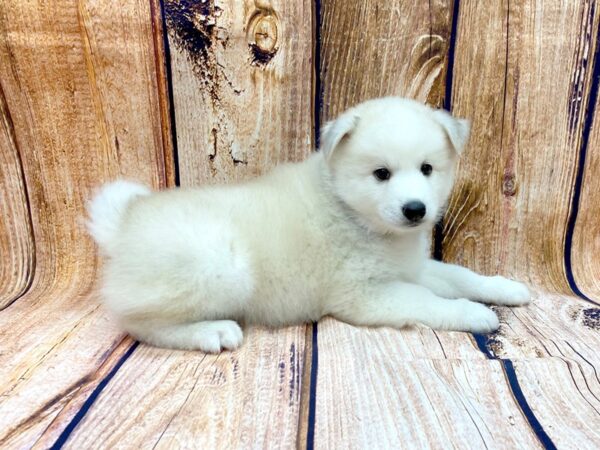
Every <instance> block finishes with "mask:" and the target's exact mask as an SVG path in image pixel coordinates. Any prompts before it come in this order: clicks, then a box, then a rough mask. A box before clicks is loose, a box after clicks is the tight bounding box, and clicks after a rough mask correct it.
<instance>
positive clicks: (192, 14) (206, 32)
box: [165, 0, 220, 69]
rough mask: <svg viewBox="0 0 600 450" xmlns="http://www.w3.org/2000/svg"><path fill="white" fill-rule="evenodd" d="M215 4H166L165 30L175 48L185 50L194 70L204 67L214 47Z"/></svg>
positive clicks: (188, 0) (185, 0)
mask: <svg viewBox="0 0 600 450" xmlns="http://www.w3.org/2000/svg"><path fill="white" fill-rule="evenodd" d="M219 11H220V9H219V8H218V7H216V6H215V5H214V0H206V1H194V0H166V1H165V16H166V21H167V27H168V29H169V32H170V35H171V37H172V38H173V42H174V43H175V45H176V46H177V47H178V48H180V49H182V50H184V51H185V53H186V54H187V56H188V58H189V59H190V61H191V62H192V63H193V64H194V67H195V68H198V69H201V68H202V66H203V65H205V64H206V61H207V59H208V52H209V50H210V48H211V46H212V44H213V38H214V31H215V24H216V14H218V12H219Z"/></svg>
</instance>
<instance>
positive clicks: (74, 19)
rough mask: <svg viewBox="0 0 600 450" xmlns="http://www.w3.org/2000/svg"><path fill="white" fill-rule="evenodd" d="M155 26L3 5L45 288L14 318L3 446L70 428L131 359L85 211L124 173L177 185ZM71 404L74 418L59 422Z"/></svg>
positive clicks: (52, 6)
mask: <svg viewBox="0 0 600 450" xmlns="http://www.w3.org/2000/svg"><path fill="white" fill-rule="evenodd" d="M159 23H160V22H159ZM155 24H156V21H154V22H153V20H152V16H151V9H150V4H149V3H147V2H142V1H139V2H131V3H128V4H124V5H120V6H119V8H117V9H115V8H114V6H113V5H111V4H109V3H106V2H86V1H82V2H78V3H73V2H68V1H56V2H51V3H31V2H29V3H27V2H7V1H4V2H2V3H1V4H0V42H1V43H2V44H1V45H0V79H1V80H2V89H3V92H4V97H5V99H6V108H7V110H8V111H9V112H10V117H11V118H12V121H13V124H14V134H15V142H17V143H18V149H19V153H20V156H21V160H22V167H23V173H24V179H25V182H26V186H27V190H28V194H29V201H30V206H31V216H32V224H33V234H34V236H35V251H36V262H37V264H36V267H35V274H34V279H33V283H32V287H31V289H30V290H29V291H28V292H27V293H26V294H25V295H24V296H22V297H21V298H19V299H18V300H17V301H15V302H13V303H12V305H11V306H10V307H8V308H6V309H4V310H3V311H1V312H0V341H1V342H2V350H1V352H0V379H1V380H2V387H1V388H0V447H3V448H22V447H29V446H31V445H32V444H33V443H34V442H35V441H36V440H38V439H39V438H40V437H41V436H42V434H43V433H44V430H45V429H46V428H47V427H48V426H49V425H51V424H52V427H54V428H53V429H56V428H61V427H64V426H65V425H66V423H67V422H66V421H67V420H68V418H69V417H70V416H71V415H72V414H74V411H75V409H73V410H72V411H65V410H64V407H66V406H67V404H69V405H72V406H73V407H74V408H75V407H76V406H77V405H78V404H81V402H82V399H80V400H77V399H75V397H76V396H77V395H79V394H81V395H83V396H85V395H86V394H87V393H89V392H90V389H92V388H93V386H94V385H95V384H97V383H98V381H99V376H101V374H103V373H105V372H106V371H107V370H108V369H109V368H110V365H111V364H113V363H114V361H116V360H117V359H118V358H117V356H118V354H115V353H113V350H114V351H115V352H117V353H119V352H120V353H122V352H123V351H124V350H125V349H126V348H127V346H124V345H122V344H121V345H119V343H120V342H121V341H122V339H123V335H122V332H121V331H120V330H119V329H118V328H117V327H116V325H115V324H114V323H113V321H111V320H110V319H108V317H107V316H106V313H105V312H104V311H103V310H102V309H101V308H100V306H99V301H98V299H97V298H96V297H95V296H94V295H92V294H90V292H91V285H92V282H93V280H94V278H95V275H96V266H97V262H96V257H95V249H94V247H93V245H92V243H91V240H90V239H89V238H88V237H87V236H86V233H85V231H84V227H83V216H84V203H85V201H86V200H87V199H89V198H90V196H91V193H92V190H93V188H94V187H96V186H97V185H99V184H101V183H102V182H103V181H105V180H108V179H112V178H115V177H117V176H131V177H135V178H136V179H138V180H141V181H144V182H146V183H149V184H152V185H153V186H155V187H158V186H160V185H164V183H165V180H166V179H168V178H169V177H170V176H169V174H168V173H166V169H165V167H167V166H166V164H165V150H167V151H168V149H166V148H165V143H166V142H168V136H167V137H165V136H163V133H164V131H165V130H166V127H165V124H164V121H165V120H166V118H165V117H163V115H164V104H166V103H165V102H164V101H162V102H161V101H160V100H159V96H160V95H164V94H165V92H166V90H165V85H164V82H163V81H164V80H160V79H159V75H160V73H161V69H160V68H159V67H157V63H156V59H155V57H156V54H155V53H156V48H155V44H156V42H155V40H154V38H153V26H155ZM40 67H43V68H44V70H40ZM123 74H135V76H131V77H123ZM161 105H162V106H161ZM166 154H167V156H168V157H170V156H169V155H168V153H166ZM171 178H172V176H171ZM61 410H63V411H62V413H61V417H64V418H65V422H64V423H62V424H60V423H57V422H54V423H53V419H54V418H55V417H56V416H57V415H58V414H59V413H60V412H61ZM52 427H51V428H52Z"/></svg>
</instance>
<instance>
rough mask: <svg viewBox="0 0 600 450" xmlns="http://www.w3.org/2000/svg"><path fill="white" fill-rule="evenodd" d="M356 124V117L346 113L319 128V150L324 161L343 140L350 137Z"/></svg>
mask: <svg viewBox="0 0 600 450" xmlns="http://www.w3.org/2000/svg"><path fill="white" fill-rule="evenodd" d="M357 124H358V116H356V115H355V114H353V113H346V114H342V115H341V116H340V117H338V118H337V119H335V120H333V121H331V122H327V123H326V124H325V125H324V126H323V128H321V143H320V145H319V150H320V151H321V152H322V153H323V156H324V157H325V161H329V160H330V159H331V155H333V152H334V150H335V149H336V148H337V147H338V146H339V145H340V143H341V142H342V141H343V140H345V139H348V138H349V137H350V135H351V134H352V132H353V131H354V129H355V128H356V125H357Z"/></svg>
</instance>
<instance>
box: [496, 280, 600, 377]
mask: <svg viewBox="0 0 600 450" xmlns="http://www.w3.org/2000/svg"><path fill="white" fill-rule="evenodd" d="M496 311H497V312H498V314H499V316H500V319H501V325H500V329H499V331H498V332H496V333H494V334H493V335H491V336H489V338H488V339H487V347H488V350H489V351H490V352H491V353H492V354H493V355H494V356H496V357H498V358H507V359H513V360H517V359H532V358H545V357H559V358H568V359H572V360H577V361H578V362H579V363H580V364H583V365H587V364H588V363H592V365H595V366H598V365H600V356H598V351H597V349H598V348H599V347H600V333H598V330H600V309H599V308H597V307H596V306H595V305H593V304H590V303H587V302H584V301H582V300H581V299H579V298H577V297H569V296H565V295H560V294H556V293H549V292H544V291H540V290H536V291H534V300H533V303H532V304H531V305H529V306H528V307H526V308H497V309H496Z"/></svg>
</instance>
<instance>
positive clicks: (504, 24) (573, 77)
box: [444, 0, 600, 293]
mask: <svg viewBox="0 0 600 450" xmlns="http://www.w3.org/2000/svg"><path fill="white" fill-rule="evenodd" d="M591 3H592V2H587V1H586V2H566V3H565V2H561V1H550V2H547V1H545V2H541V1H537V0H526V1H525V0H524V1H519V2H508V1H503V2H497V3H495V4H494V5H493V7H490V8H480V7H479V5H478V3H477V2H474V1H463V2H461V3H460V12H459V26H458V36H457V41H456V52H455V61H454V83H453V96H452V105H453V112H454V113H455V114H457V115H459V116H464V117H470V118H472V119H473V131H472V138H471V142H470V145H469V147H468V149H467V151H466V152H465V154H464V155H463V157H462V159H461V163H460V168H459V171H458V174H459V177H458V182H457V185H456V186H455V190H454V195H453V197H452V200H451V202H450V206H449V210H448V213H447V217H446V220H445V229H444V234H445V238H444V258H445V259H446V260H448V261H454V262H458V263H461V264H464V265H467V266H470V267H471V268H473V269H475V270H479V271H482V272H484V273H498V272H500V273H504V274H508V275H511V276H514V277H516V278H520V279H523V280H524V281H529V282H531V283H533V284H536V285H539V286H544V287H546V288H547V289H549V290H551V291H556V292H562V293H568V292H570V289H569V285H568V283H567V278H566V274H565V268H564V262H563V261H564V258H563V251H564V246H565V233H566V228H567V221H568V218H569V212H570V208H571V199H572V195H573V185H574V179H575V173H576V167H577V161H578V158H579V155H578V149H579V147H580V143H581V139H582V129H583V123H584V118H585V117H584V109H585V108H584V104H585V103H584V102H585V99H586V98H587V96H588V95H589V90H590V84H591V74H590V71H589V70H586V67H587V64H588V61H589V60H590V58H591V57H592V55H593V47H594V42H593V41H591V38H592V37H595V36H591V35H590V33H589V30H590V29H591V28H593V26H595V27H597V24H598V15H599V13H600V9H599V8H594V7H592V4H591ZM592 25H593V26H592ZM557 30H561V31H560V32H557ZM586 30H587V31H586ZM592 35H593V33H592Z"/></svg>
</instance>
